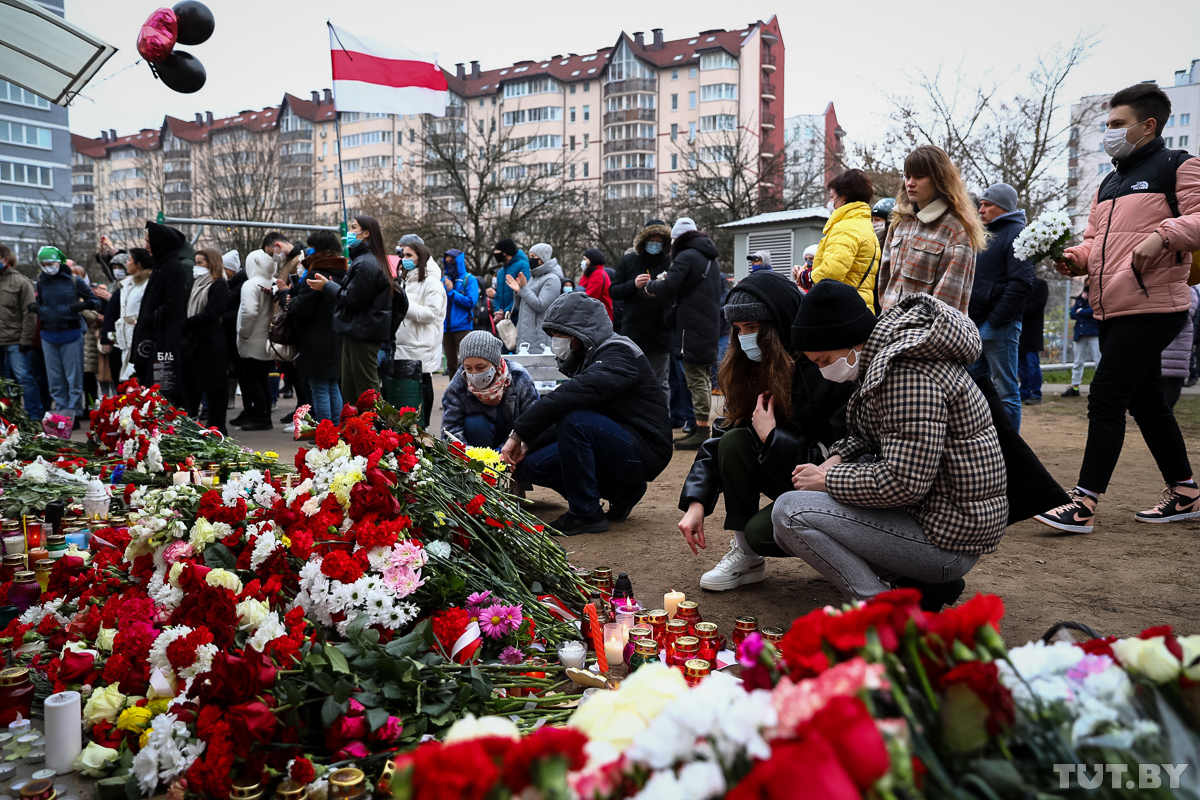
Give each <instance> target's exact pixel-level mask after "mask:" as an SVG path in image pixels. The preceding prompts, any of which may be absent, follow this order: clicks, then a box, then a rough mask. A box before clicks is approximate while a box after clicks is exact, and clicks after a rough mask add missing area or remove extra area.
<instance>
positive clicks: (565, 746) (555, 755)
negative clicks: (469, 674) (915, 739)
mask: <svg viewBox="0 0 1200 800" xmlns="http://www.w3.org/2000/svg"><path fill="white" fill-rule="evenodd" d="M868 719H869V717H868ZM587 742H588V739H587V736H585V735H583V734H582V733H580V732H579V731H577V730H574V729H572V728H552V727H549V726H546V727H544V728H539V729H538V730H536V731H534V732H533V733H532V734H530V735H529V736H526V737H525V738H524V739H522V740H521V741H519V742H517V744H516V745H515V746H514V747H511V748H509V750H508V752H507V753H506V754H505V756H504V783H505V785H506V786H508V788H509V789H511V790H512V791H513V793H514V794H520V793H521V792H523V791H525V789H526V788H527V787H528V786H529V785H530V783H533V782H534V773H535V772H536V769H537V765H538V763H539V762H543V761H549V760H551V759H560V760H561V761H562V762H563V763H564V764H565V765H566V768H567V770H569V771H573V772H574V771H578V770H581V769H583V767H584V765H585V764H586V763H587V756H586V755H585V754H584V752H583V748H584V747H585V746H586V745H587Z"/></svg>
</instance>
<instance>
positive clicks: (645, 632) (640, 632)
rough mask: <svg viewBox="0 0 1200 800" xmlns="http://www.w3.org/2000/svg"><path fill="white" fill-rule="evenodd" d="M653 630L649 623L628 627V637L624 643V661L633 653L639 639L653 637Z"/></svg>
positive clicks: (627, 660) (626, 661)
mask: <svg viewBox="0 0 1200 800" xmlns="http://www.w3.org/2000/svg"><path fill="white" fill-rule="evenodd" d="M653 638H654V630H653V629H652V628H651V627H650V626H649V625H634V626H633V627H632V628H630V629H629V637H628V640H627V641H626V643H625V650H624V655H625V663H626V664H628V663H629V659H630V657H631V656H632V655H633V650H634V646H635V645H636V643H637V642H638V641H639V640H641V639H653Z"/></svg>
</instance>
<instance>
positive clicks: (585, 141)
mask: <svg viewBox="0 0 1200 800" xmlns="http://www.w3.org/2000/svg"><path fill="white" fill-rule="evenodd" d="M588 136H589V134H586V133H585V134H584V135H583V149H584V150H587V149H588Z"/></svg>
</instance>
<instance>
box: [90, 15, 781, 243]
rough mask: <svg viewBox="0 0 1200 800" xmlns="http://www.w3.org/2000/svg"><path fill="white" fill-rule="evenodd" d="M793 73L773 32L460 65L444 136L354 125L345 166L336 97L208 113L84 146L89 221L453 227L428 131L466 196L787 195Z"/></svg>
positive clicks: (641, 40)
mask: <svg viewBox="0 0 1200 800" xmlns="http://www.w3.org/2000/svg"><path fill="white" fill-rule="evenodd" d="M783 73H784V45H783V39H782V35H781V33H780V30H779V24H778V21H777V20H776V19H775V18H774V17H772V18H771V19H770V20H768V21H766V22H763V21H761V20H760V21H757V22H754V23H752V24H750V25H748V26H747V27H746V28H744V29H740V30H735V31H725V30H708V31H703V32H701V33H699V34H697V35H695V36H690V37H688V38H685V39H677V40H671V41H667V40H664V37H663V31H662V30H661V29H654V30H653V31H651V33H650V35H649V36H646V35H645V34H644V33H642V32H635V33H633V34H624V33H622V34H621V36H620V37H618V39H617V41H616V42H615V43H613V44H612V45H611V46H608V47H603V48H601V49H599V50H597V51H595V52H591V53H586V54H583V55H579V54H575V53H569V54H565V55H562V54H559V55H555V56H553V57H551V58H546V59H543V60H539V61H521V62H517V63H516V64H513V65H511V66H507V67H503V68H499V69H493V70H481V69H480V66H479V63H478V62H471V64H470V66H469V67H467V66H466V65H464V64H458V65H456V68H455V70H454V71H453V72H450V71H445V74H446V78H447V82H448V85H449V88H450V100H449V104H448V107H447V113H446V116H445V117H443V118H438V119H432V118H425V117H418V116H397V115H391V114H384V113H365V112H342V113H341V114H340V115H339V118H338V122H339V123H340V127H341V151H340V152H339V149H338V144H337V142H338V139H337V131H336V129H335V124H334V103H333V98H332V96H331V93H330V91H329V90H325V91H324V92H321V93H318V92H312V93H311V94H310V97H309V99H304V98H301V97H297V96H295V95H291V94H286V95H284V97H283V100H282V101H281V102H280V104H279V105H278V106H274V107H267V108H264V109H262V110H261V111H243V112H241V113H239V114H237V115H234V116H231V117H224V118H220V119H214V118H213V115H212V112H205V113H203V114H202V113H197V114H196V116H195V118H194V120H181V119H176V118H173V117H167V118H166V119H165V120H164V122H163V125H162V127H161V128H160V129H159V130H143V131H140V132H138V133H137V134H132V135H125V136H118V135H117V133H116V131H107V132H105V133H103V134H102V135H101V136H100V137H98V138H95V139H88V138H86V137H82V136H78V135H76V136H72V143H73V146H74V160H73V183H74V187H73V188H74V190H75V191H74V193H75V201H76V209H77V210H78V211H80V212H83V211H85V209H86V211H87V212H89V213H91V214H92V217H93V218H94V220H95V224H96V227H97V234H99V233H104V232H107V233H108V234H109V235H110V236H111V237H112V238H113V239H114V241H117V242H118V243H121V244H133V243H135V242H134V241H132V240H133V239H136V240H138V241H140V238H141V233H140V231H141V227H142V223H141V220H144V219H146V218H153V217H154V215H155V214H157V213H158V211H159V210H162V211H163V212H165V213H166V214H167V215H168V216H179V217H219V218H237V219H273V220H277V221H284V220H285V219H286V220H287V221H295V222H314V223H316V222H334V221H337V220H339V219H340V218H341V212H342V205H343V201H344V202H345V205H346V206H347V207H348V208H349V210H350V212H351V213H353V212H354V210H355V209H356V208H358V207H359V206H360V205H361V204H362V202H363V199H364V198H367V197H381V196H388V197H389V199H390V200H391V201H392V202H393V203H395V204H398V206H399V208H401V209H403V210H404V211H405V212H406V213H409V214H412V215H414V216H416V215H420V214H424V213H429V212H431V211H434V210H436V209H438V208H443V209H449V210H456V209H455V208H454V206H455V204H456V203H461V199H458V198H461V192H460V191H459V190H456V189H455V188H454V186H453V185H452V184H453V181H452V180H451V176H450V175H448V174H447V172H446V169H445V167H446V159H445V155H446V151H445V150H443V151H442V153H441V155H442V158H439V157H438V153H436V152H433V151H431V148H430V147H429V139H428V137H427V132H430V131H432V132H436V133H437V134H439V136H438V137H437V138H438V140H439V141H440V142H441V143H442V145H443V147H444V146H445V145H447V143H448V144H449V145H450V150H451V151H457V153H456V159H460V160H461V162H460V163H462V164H463V168H464V170H466V171H468V172H471V177H470V179H469V182H474V183H478V181H479V180H489V181H492V182H496V183H499V184H500V185H501V187H503V186H506V185H512V186H514V187H515V186H521V185H528V184H529V182H530V181H533V180H543V179H552V180H558V181H562V182H565V184H566V185H568V186H570V187H571V188H573V189H576V190H579V194H578V195H577V196H578V197H580V198H582V199H583V202H584V203H587V204H592V203H596V204H599V203H602V202H606V201H617V200H635V201H636V200H641V201H645V202H646V203H647V205H650V204H652V203H653V202H655V201H664V202H669V201H670V200H671V199H674V198H675V197H677V196H678V194H679V192H680V191H681V187H682V186H683V185H684V183H685V180H686V175H687V173H688V172H689V171H693V170H697V169H700V170H703V171H705V174H711V175H714V176H719V175H722V174H725V175H728V172H729V170H730V169H732V168H734V167H733V165H736V168H737V169H739V170H740V171H742V172H743V173H745V174H744V175H743V177H744V178H748V179H749V180H751V181H758V182H759V183H760V189H761V191H764V192H780V191H782V188H783V187H782V183H783V180H782V170H770V169H768V167H769V166H770V165H771V163H772V160H773V159H775V158H776V156H777V155H780V156H782V154H783V152H784V148H785V140H784V125H783V120H784V110H783V95H784V85H783V82H784V78H783ZM497 152H502V153H503V154H504V155H502V156H499V157H497V156H496V153H497ZM456 163H459V162H458V161H456ZM780 163H782V161H781V162H780ZM489 165H491V166H494V169H492V170H490V172H489V171H488V170H486V169H481V168H482V167H487V166H489ZM726 165H729V166H726ZM722 170H724V172H722ZM776 175H777V176H778V177H774V176H776ZM768 176H771V177H768ZM760 178H761V180H760ZM343 185H344V191H345V197H344V198H343V196H342V187H343ZM255 194H258V195H263V197H262V199H261V201H260V202H259V203H258V204H257V205H256V204H255V202H253V200H254V195H255ZM519 202H521V195H520V193H519V192H518V191H514V192H513V193H512V194H505V193H501V195H500V201H499V206H500V208H499V209H497V210H498V211H503V210H506V208H507V206H508V205H509V204H515V203H519ZM235 214H236V215H238V216H236V217H234V216H233V215H235ZM255 214H258V216H253V215H255Z"/></svg>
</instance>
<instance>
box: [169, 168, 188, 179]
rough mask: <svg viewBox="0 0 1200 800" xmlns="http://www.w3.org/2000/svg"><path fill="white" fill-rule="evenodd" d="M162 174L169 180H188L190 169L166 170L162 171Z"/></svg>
mask: <svg viewBox="0 0 1200 800" xmlns="http://www.w3.org/2000/svg"><path fill="white" fill-rule="evenodd" d="M163 176H164V177H165V178H166V180H169V181H190V180H191V179H192V171H191V170H190V169H178V170H174V171H171V170H168V171H167V172H164V173H163Z"/></svg>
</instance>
